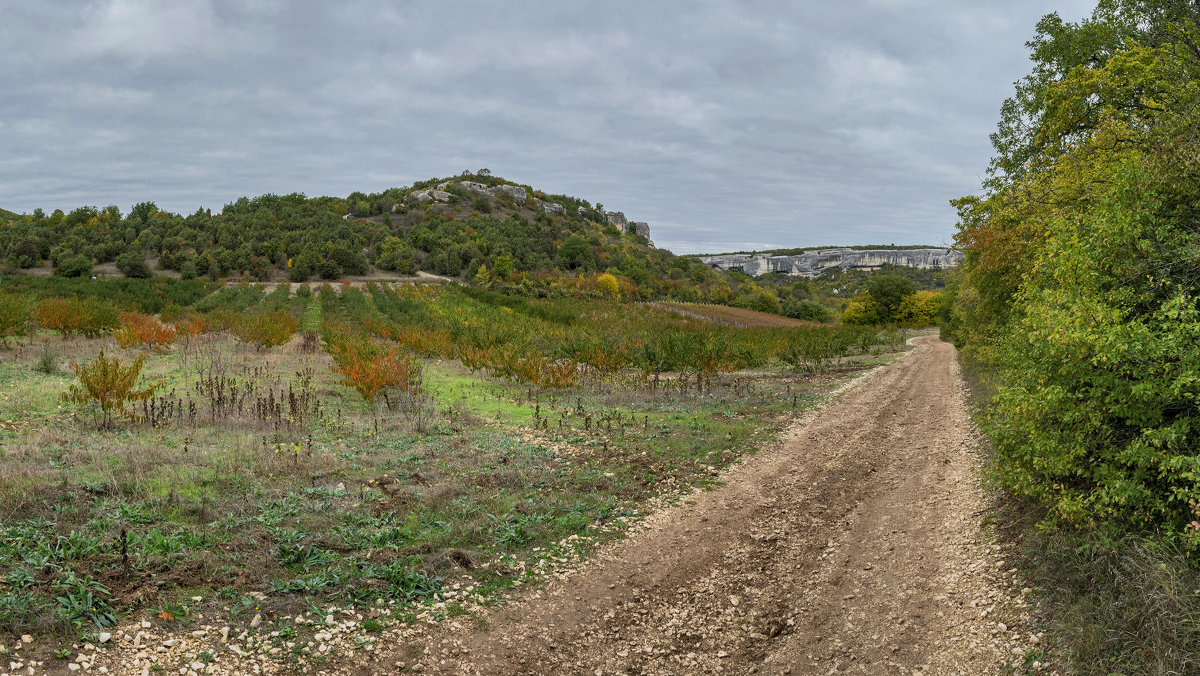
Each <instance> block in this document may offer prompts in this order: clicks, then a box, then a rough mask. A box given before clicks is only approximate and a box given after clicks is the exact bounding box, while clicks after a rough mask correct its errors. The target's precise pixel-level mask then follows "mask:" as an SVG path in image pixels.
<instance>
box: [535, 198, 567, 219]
mask: <svg viewBox="0 0 1200 676" xmlns="http://www.w3.org/2000/svg"><path fill="white" fill-rule="evenodd" d="M538 208H540V209H541V210H542V211H544V212H546V213H548V214H555V215H557V216H566V215H567V208H566V207H564V206H563V205H561V204H559V203H557V202H547V201H545V200H538Z"/></svg>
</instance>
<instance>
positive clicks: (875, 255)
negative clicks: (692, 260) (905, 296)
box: [697, 247, 963, 277]
mask: <svg viewBox="0 0 1200 676" xmlns="http://www.w3.org/2000/svg"><path fill="white" fill-rule="evenodd" d="M697 258H699V259H700V260H701V261H702V262H704V263H705V264H706V265H708V266H710V267H713V268H717V269H720V270H740V271H742V272H744V273H746V274H747V275H750V276H752V277H757V276H759V275H765V274H768V273H771V272H779V273H783V274H785V275H798V276H801V277H816V276H818V275H820V274H821V273H823V272H825V271H827V270H829V269H831V268H842V269H844V270H878V269H880V268H882V267H883V266H885V265H895V266H903V267H910V268H922V269H930V268H952V267H955V266H956V265H958V264H959V263H961V262H962V260H963V253H962V252H961V251H956V250H954V249H938V248H932V247H931V248H925V249H850V248H840V249H816V250H812V251H805V252H802V253H796V254H775V253H736V254H715V255H712V256H698V257H697Z"/></svg>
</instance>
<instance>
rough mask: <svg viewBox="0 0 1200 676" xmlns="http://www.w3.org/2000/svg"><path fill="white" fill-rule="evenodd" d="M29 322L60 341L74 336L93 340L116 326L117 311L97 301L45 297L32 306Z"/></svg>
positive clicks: (91, 299) (92, 299)
mask: <svg viewBox="0 0 1200 676" xmlns="http://www.w3.org/2000/svg"><path fill="white" fill-rule="evenodd" d="M33 319H34V321H35V322H37V323H38V325H39V326H41V327H42V328H45V329H50V330H51V331H58V332H59V333H61V334H62V335H63V337H64V338H68V337H70V336H73V335H76V334H82V335H84V336H87V337H88V338H94V337H96V336H98V335H100V334H101V333H104V332H105V331H109V330H112V329H114V328H116V327H117V325H118V317H117V310H116V309H115V308H114V307H112V305H110V304H108V303H105V302H104V301H102V300H99V299H97V298H89V299H87V300H79V299H78V298H47V299H45V300H42V301H41V302H39V303H38V304H37V306H36V307H34V309H33Z"/></svg>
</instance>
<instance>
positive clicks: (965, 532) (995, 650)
mask: <svg viewBox="0 0 1200 676" xmlns="http://www.w3.org/2000/svg"><path fill="white" fill-rule="evenodd" d="M914 343H915V345H916V349H915V350H914V351H912V352H911V353H909V354H908V355H907V356H905V357H904V358H903V359H901V360H899V361H897V362H895V363H893V364H891V365H889V366H887V367H884V368H881V369H879V370H878V371H876V372H874V373H872V374H871V375H869V376H867V377H865V378H863V379H862V381H860V382H859V383H857V384H856V386H854V387H852V388H851V389H850V390H849V391H848V392H846V393H845V394H843V395H841V396H840V397H839V398H838V399H837V400H836V401H834V402H833V403H831V404H829V405H828V406H826V407H825V408H823V409H821V410H820V411H817V412H815V413H814V414H812V415H810V416H808V417H806V418H805V419H803V420H801V421H799V422H798V423H797V424H795V425H794V426H793V427H792V428H791V429H790V430H789V431H788V432H787V433H786V434H785V435H784V436H783V437H782V438H781V439H780V441H779V442H778V443H776V444H775V445H773V446H772V447H769V448H765V449H763V450H761V451H760V452H759V453H758V454H756V455H755V456H753V457H752V458H750V459H749V460H747V461H746V463H745V464H743V465H741V466H738V467H736V468H734V469H732V470H730V472H728V473H727V474H726V475H725V477H723V478H724V479H725V481H726V484H725V485H724V486H723V487H721V488H719V489H716V490H712V491H709V492H703V493H697V494H695V495H694V496H693V498H694V500H689V501H687V504H684V505H680V506H679V507H675V508H670V509H666V510H663V511H661V512H659V513H657V514H655V515H654V516H652V517H650V518H649V519H648V520H647V522H646V523H645V524H643V530H641V531H640V532H638V533H637V534H635V535H633V536H632V537H630V538H629V539H627V540H625V541H623V542H620V543H618V544H616V545H614V546H611V547H609V548H607V549H606V550H605V551H603V552H602V553H600V554H599V555H598V556H597V557H595V558H593V559H592V560H591V561H590V562H589V563H587V564H585V565H584V566H582V567H580V568H579V569H577V570H575V571H572V572H569V573H566V574H563V575H560V576H559V578H558V579H557V580H555V581H554V582H552V583H551V584H550V585H549V586H548V587H547V588H545V589H544V590H542V591H539V592H536V593H534V594H532V595H531V596H530V598H527V599H525V600H523V601H521V602H516V603H511V604H509V605H507V606H505V607H503V608H500V609H498V610H495V611H492V612H491V614H490V616H488V617H487V618H486V623H477V624H476V625H475V626H463V625H469V624H471V623H462V624H460V623H457V622H456V623H452V624H451V625H450V626H449V627H444V628H442V629H435V630H433V632H432V633H431V634H429V635H426V636H421V635H419V633H418V634H416V635H411V636H410V637H409V640H408V641H407V642H406V643H407V645H397V646H395V647H394V650H395V654H394V655H391V656H387V657H384V658H383V659H378V658H377V659H378V661H373V663H372V664H370V665H362V666H358V667H349V665H347V666H348V667H349V670H350V671H351V673H362V674H366V673H377V671H378V669H380V668H381V667H383V665H387V667H388V668H396V667H398V666H400V664H402V665H403V666H401V667H400V668H403V669H411V670H414V671H420V672H424V673H439V674H692V673H727V674H729V673H732V674H744V673H763V674H829V673H868V674H890V673H929V674H933V673H937V674H955V673H959V674H984V673H997V672H999V671H1000V669H1001V668H1002V666H1003V665H1004V664H1005V663H1006V662H1011V663H1012V664H1013V665H1015V666H1016V667H1017V670H1018V671H1023V670H1024V669H1023V668H1022V667H1021V665H1022V663H1023V662H1032V659H1031V658H1030V659H1025V656H1026V655H1027V652H1026V651H1027V650H1030V649H1034V650H1036V644H1037V642H1038V637H1037V636H1031V635H1025V636H1022V635H1021V634H1020V633H1019V632H1020V631H1022V630H1021V629H1018V628H1017V627H1018V626H1022V625H1021V623H1022V622H1023V616H1024V615H1025V612H1024V610H1023V605H1024V604H1023V602H1022V601H1021V597H1022V596H1023V594H1022V593H1021V592H1017V591H1015V590H1014V589H1013V588H1012V587H1011V586H1012V585H1014V584H1015V580H1014V578H1013V577H1012V575H1011V574H1010V573H1008V572H1006V571H1005V570H1004V562H1003V560H1002V557H1001V554H1000V553H999V551H998V548H997V547H994V546H991V545H988V544H987V542H988V535H987V534H986V533H985V532H983V531H982V530H981V528H980V526H979V520H980V519H979V514H980V512H981V511H983V510H984V509H985V498H984V495H983V493H982V491H981V489H980V486H979V483H978V480H977V478H976V476H977V472H976V470H977V467H976V463H977V457H976V455H975V448H976V443H975V439H974V434H975V432H974V430H973V428H972V425H971V422H970V419H969V417H968V415H967V412H966V406H965V392H964V387H963V385H962V379H961V377H960V374H959V369H958V363H957V361H956V359H955V355H954V350H953V348H952V347H951V346H950V345H948V344H946V343H943V342H941V341H939V340H938V339H936V338H934V337H932V336H926V337H921V338H917V339H915V340H914ZM1003 620H1007V624H1006V623H1003ZM481 624H486V627H487V628H486V629H480V628H478V627H479V625H481ZM1010 627H1011V628H1010ZM1014 630H1015V631H1014ZM398 663H400V664H398ZM356 669H357V671H356Z"/></svg>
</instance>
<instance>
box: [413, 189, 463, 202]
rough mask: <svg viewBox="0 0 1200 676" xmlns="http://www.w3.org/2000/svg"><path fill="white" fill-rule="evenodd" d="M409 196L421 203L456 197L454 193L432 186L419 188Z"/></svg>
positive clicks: (446, 200)
mask: <svg viewBox="0 0 1200 676" xmlns="http://www.w3.org/2000/svg"><path fill="white" fill-rule="evenodd" d="M409 198H410V199H414V200H416V201H418V202H420V203H421V204H428V203H429V202H449V201H450V200H452V199H454V195H451V194H450V193H448V192H445V191H443V190H434V189H432V188H430V189H428V190H418V191H417V192H414V193H412V194H410V195H409Z"/></svg>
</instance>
